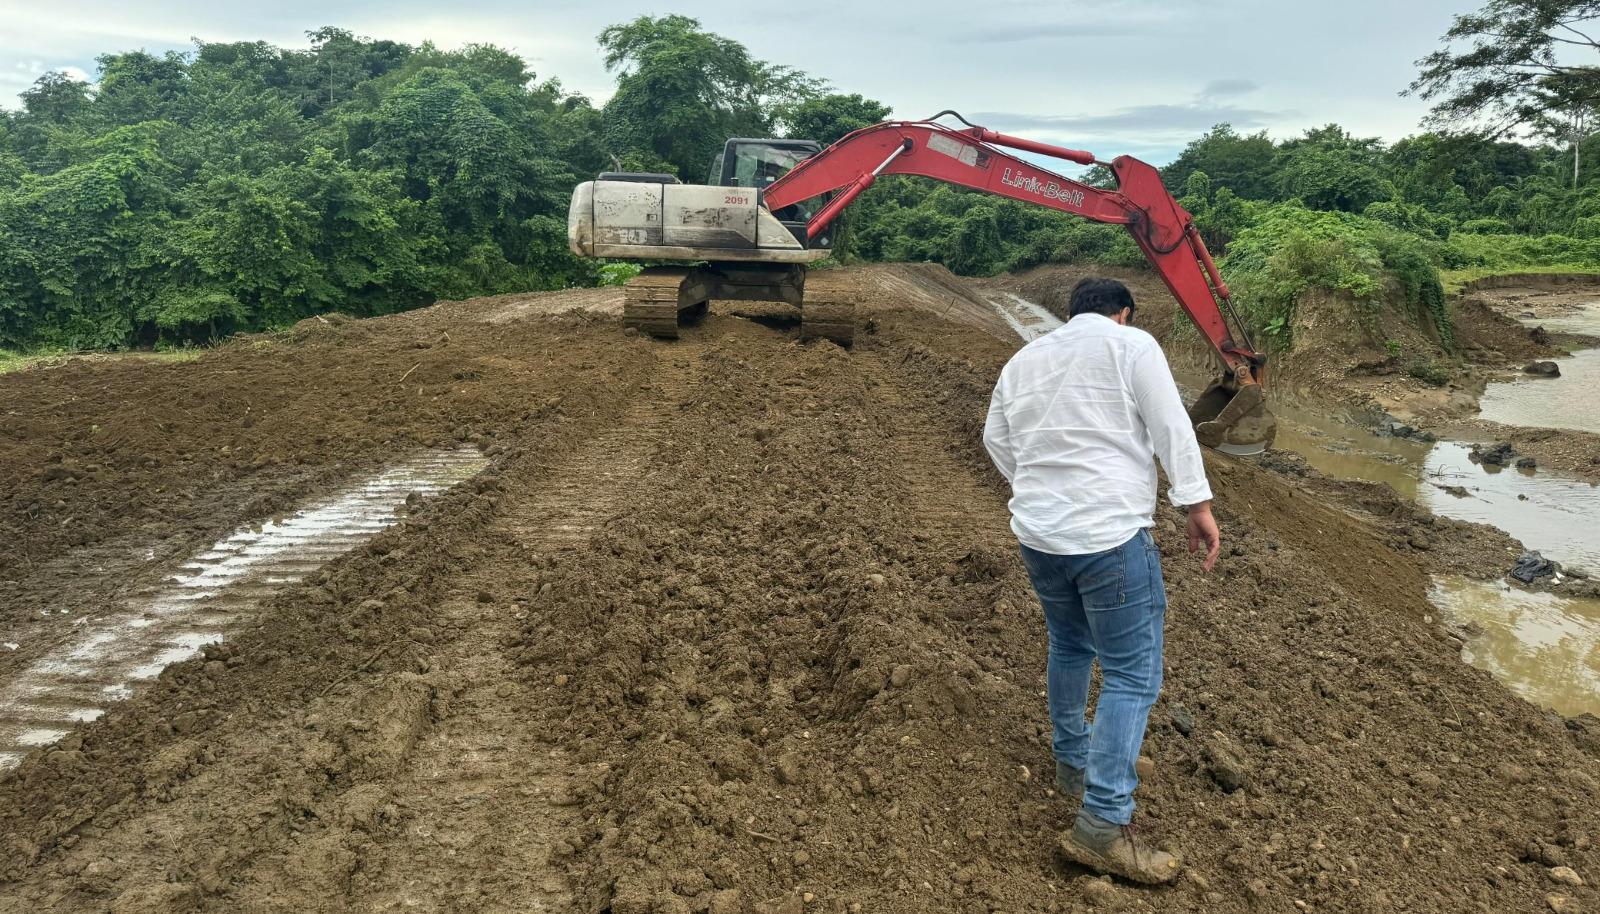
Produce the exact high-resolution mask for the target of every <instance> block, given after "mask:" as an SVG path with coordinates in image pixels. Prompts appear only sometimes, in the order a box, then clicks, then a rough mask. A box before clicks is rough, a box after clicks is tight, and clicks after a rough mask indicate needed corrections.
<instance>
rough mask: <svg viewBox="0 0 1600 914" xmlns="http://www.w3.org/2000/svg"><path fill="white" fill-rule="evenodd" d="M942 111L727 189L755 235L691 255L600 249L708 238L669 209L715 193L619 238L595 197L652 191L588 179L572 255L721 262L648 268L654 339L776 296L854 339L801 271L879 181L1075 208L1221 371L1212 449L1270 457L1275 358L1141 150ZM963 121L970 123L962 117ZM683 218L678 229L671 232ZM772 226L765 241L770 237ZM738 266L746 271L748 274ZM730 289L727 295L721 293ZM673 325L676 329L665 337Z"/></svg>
mask: <svg viewBox="0 0 1600 914" xmlns="http://www.w3.org/2000/svg"><path fill="white" fill-rule="evenodd" d="M945 115H954V113H953V112H941V113H940V114H939V115H936V116H935V117H934V118H932V119H929V120H925V121H888V122H884V123H879V124H874V125H872V126H870V127H864V128H862V129H860V130H857V131H855V132H854V133H851V134H848V135H847V136H845V137H844V138H842V139H840V140H839V141H838V142H836V143H834V144H833V145H831V146H829V147H827V148H826V149H823V150H821V151H820V152H818V153H816V154H815V155H812V156H810V157H809V158H806V159H804V160H803V161H801V162H800V163H799V164H797V165H795V166H794V167H793V168H792V169H790V170H789V171H788V172H787V173H786V174H784V175H783V176H782V177H779V178H777V179H776V180H775V181H773V182H772V183H771V184H770V185H769V186H767V187H765V188H764V189H763V188H753V189H751V192H750V193H748V194H746V193H744V189H743V188H734V187H725V188H717V189H716V190H717V191H718V192H720V193H721V195H722V197H723V198H724V199H725V200H726V201H727V206H728V207H730V208H737V207H746V208H748V207H751V206H752V205H754V212H753V214H751V215H749V216H745V215H744V214H742V211H741V212H732V211H731V210H726V211H719V212H718V213H717V214H716V215H715V217H713V218H711V219H710V220H709V221H711V222H714V223H718V225H719V226H720V225H721V223H722V222H725V221H737V222H738V223H739V224H741V225H748V226H750V227H751V229H750V231H748V232H746V233H745V235H744V236H739V235H737V233H734V234H729V233H728V232H722V233H721V234H720V235H718V237H719V238H721V239H723V240H722V241H719V242H718V243H719V244H722V245H724V246H723V247H721V248H715V249H689V250H688V252H687V253H685V250H686V249H685V247H684V246H683V245H682V244H678V245H671V247H672V253H655V254H654V255H650V254H640V255H634V254H629V253H625V252H622V251H621V250H620V249H619V248H618V247H617V246H616V245H611V246H610V247H608V248H605V249H604V250H601V249H600V248H601V247H602V245H600V244H598V243H597V242H598V240H599V239H601V238H602V237H609V238H611V239H612V240H617V239H621V240H624V241H635V242H637V241H643V242H644V243H643V244H642V245H641V248H642V249H643V250H651V249H654V250H657V251H660V250H663V249H664V248H665V246H666V245H669V244H670V239H671V238H672V237H674V236H673V232H674V230H675V229H676V230H677V237H680V238H682V237H687V236H691V235H693V234H694V233H695V232H696V231H699V232H700V234H702V235H705V232H704V231H701V230H699V229H696V228H694V227H693V226H688V227H686V226H685V224H683V223H685V222H686V220H687V219H688V218H689V217H688V216H685V215H683V213H684V212H685V207H684V206H682V205H678V206H676V207H674V206H673V204H671V203H670V202H668V201H669V200H671V199H673V198H688V197H691V196H694V195H697V194H699V192H701V191H707V190H712V188H703V187H696V186H672V185H665V186H662V187H660V188H659V194H660V198H661V206H660V217H659V219H660V221H659V222H657V223H656V224H655V225H654V226H653V228H654V231H655V232H656V234H655V235H654V236H651V235H650V234H649V232H648V229H650V228H652V226H650V225H649V223H650V222H651V221H652V219H653V218H654V217H653V216H652V215H651V214H644V215H642V216H637V217H635V221H637V222H640V223H641V224H642V225H643V226H644V229H645V230H644V231H638V230H636V229H637V228H638V227H637V226H633V225H632V224H630V225H629V226H627V227H625V231H623V232H622V233H621V234H618V233H617V232H615V231H609V229H608V227H607V226H606V225H605V224H604V222H605V220H604V219H603V218H601V215H600V213H601V207H600V206H599V205H598V204H597V203H596V202H595V201H596V200H598V199H599V198H601V197H607V198H608V199H609V198H617V197H619V196H624V195H626V193H633V194H634V195H635V196H639V195H641V194H643V195H645V196H648V194H647V193H646V192H645V191H644V190H633V191H619V190H617V189H614V188H602V187H601V186H600V182H591V183H589V184H584V185H580V186H579V188H578V191H577V192H575V193H574V196H573V213H572V225H571V228H570V229H569V232H570V234H571V237H572V241H573V245H572V246H573V250H574V251H575V252H577V253H580V254H587V255H589V256H613V257H615V256H654V257H657V258H660V257H687V256H696V255H698V256H701V257H704V258H705V259H706V260H709V261H711V263H710V264H709V265H708V266H707V267H703V268H698V269H699V270H700V272H698V273H686V274H685V275H684V276H682V277H678V274H677V273H672V274H670V275H669V274H668V273H665V272H661V269H662V268H657V272H656V273H654V274H651V273H650V271H647V275H644V276H641V277H640V280H639V284H640V288H641V289H653V290H655V298H654V299H652V301H653V302H655V304H654V305H653V307H655V308H656V309H657V310H656V311H651V312H649V313H648V316H646V310H647V309H648V308H649V307H652V306H651V305H648V304H645V303H641V304H640V305H639V309H640V310H638V311H637V314H638V315H639V317H638V318H637V319H636V320H635V321H634V323H635V325H637V326H640V327H642V328H645V329H649V330H650V332H658V331H659V334H658V335H675V334H676V318H675V315H676V314H677V313H680V312H687V313H694V312H695V309H699V310H700V311H703V310H704V300H705V299H703V298H700V296H706V297H710V298H718V297H729V298H753V297H762V296H763V295H765V296H766V297H767V298H769V299H774V300H782V301H789V302H791V303H800V304H801V314H802V325H801V326H802V331H801V332H802V335H803V336H807V335H812V336H826V337H829V338H832V339H835V340H837V341H839V342H846V343H847V342H848V341H849V339H850V334H851V332H852V331H851V325H852V322H851V320H850V317H849V304H848V303H847V302H842V301H834V302H828V303H822V302H818V303H817V305H816V306H815V307H816V308H817V310H816V311H814V312H812V313H808V309H811V308H813V307H814V306H813V303H812V302H811V301H810V300H809V299H807V298H803V296H804V289H803V285H804V267H803V266H800V265H799V264H802V263H804V262H808V261H809V260H811V259H814V258H815V256H817V255H818V254H819V253H820V252H819V251H818V245H819V240H821V239H825V238H826V237H827V236H828V235H829V234H830V232H829V230H830V228H831V227H832V225H833V223H834V220H836V219H837V218H838V216H839V214H840V213H841V212H843V210H844V209H845V208H846V207H848V206H849V205H850V203H851V202H852V201H853V200H855V199H856V198H857V197H858V196H860V194H861V193H862V192H864V191H865V190H866V189H867V188H868V187H870V186H872V184H873V182H874V181H876V180H877V179H878V178H879V177H881V176H882V175H917V176H921V177H925V178H931V179H933V180H936V181H943V182H945V183H948V184H954V185H957V186H960V187H967V188H971V189H974V190H981V191H984V192H987V193H991V194H996V195H998V196H1002V197H1009V198H1011V199H1013V200H1020V201H1022V202H1024V203H1032V204H1035V205H1038V206H1044V207H1048V208H1050V209H1055V210H1059V211H1061V212H1065V213H1072V214H1073V215H1077V216H1082V217H1083V218H1085V219H1090V220H1093V221H1095V222H1104V223H1109V224H1113V225H1121V226H1123V227H1125V228H1126V229H1127V231H1128V233H1129V235H1130V236H1131V237H1132V238H1133V241H1134V243H1135V244H1136V245H1138V247H1139V249H1140V250H1141V251H1142V252H1143V253H1144V255H1145V257H1146V258H1148V259H1149V261H1150V264H1151V266H1152V267H1153V268H1154V269H1155V271H1156V272H1157V273H1158V274H1159V275H1160V276H1161V279H1162V281H1163V282H1164V283H1165V284H1166V286H1167V288H1168V289H1169V290H1170V291H1171V292H1172V295H1173V297H1174V298H1176V299H1177V301H1178V304H1179V306H1180V307H1182V308H1183V310H1184V313H1185V314H1187V315H1188V317H1189V319H1190V320H1191V321H1192V322H1193V323H1194V325H1195V327H1196V328H1198V329H1199V331H1200V333H1201V335H1202V336H1203V337H1204V338H1205V339H1206V341H1207V343H1209V344H1210V346H1211V348H1212V350H1213V351H1214V352H1215V353H1216V355H1217V357H1218V359H1219V360H1220V361H1221V362H1222V364H1223V368H1224V371H1223V376H1222V378H1221V380H1219V381H1218V382H1216V383H1215V384H1213V385H1211V387H1209V388H1208V389H1207V390H1206V391H1205V392H1204V393H1203V394H1201V396H1200V397H1199V399H1197V400H1196V402H1195V405H1194V406H1192V407H1191V408H1190V418H1191V419H1192V420H1193V421H1194V422H1195V426H1196V432H1197V434H1198V436H1199V438H1200V440H1201V442H1202V443H1204V444H1206V445H1208V446H1211V447H1215V448H1218V449H1221V450H1224V451H1227V452H1230V453H1235V454H1252V453H1259V452H1261V451H1262V450H1264V449H1265V448H1266V447H1267V445H1268V444H1270V443H1271V441H1272V438H1273V435H1274V431H1275V428H1276V422H1275V420H1274V419H1273V417H1272V414H1271V413H1270V412H1269V411H1268V410H1267V409H1266V405H1265V397H1264V395H1263V391H1262V382H1263V380H1264V374H1265V361H1266V360H1265V358H1264V357H1263V356H1262V355H1260V354H1259V353H1257V352H1255V350H1254V348H1253V347H1252V346H1251V345H1250V340H1249V336H1248V334H1247V332H1246V330H1245V328H1244V326H1243V324H1242V323H1241V322H1240V321H1238V320H1237V318H1234V317H1233V316H1232V307H1231V304H1230V300H1229V299H1230V296H1229V291H1228V287H1227V285H1226V284H1225V283H1224V282H1223V281H1222V277H1221V275H1220V274H1219V273H1218V271H1217V267H1216V264H1215V263H1214V262H1213V260H1212V258H1211V254H1210V252H1208V251H1207V250H1206V246H1205V243H1204V242H1203V241H1202V240H1201V239H1200V235H1199V233H1198V232H1197V231H1196V230H1195V227H1194V220H1193V218H1192V217H1191V216H1190V215H1189V213H1188V212H1186V211H1185V210H1184V209H1183V207H1182V206H1180V205H1179V204H1178V201H1177V200H1175V199H1173V197H1172V195H1171V194H1170V193H1169V192H1168V191H1167V189H1166V186H1165V185H1164V184H1163V183H1162V181H1161V175H1160V173H1159V172H1158V171H1157V170H1156V169H1155V168H1154V167H1152V166H1151V165H1149V164H1146V163H1145V162H1142V161H1140V160H1138V159H1135V158H1132V157H1131V156H1119V157H1117V158H1115V159H1113V160H1111V161H1110V162H1100V161H1099V160H1098V159H1096V157H1095V156H1094V155H1093V154H1092V153H1089V152H1085V151H1083V150H1077V149H1067V148H1064V147H1060V146H1054V145H1051V144H1048V143H1041V142H1038V141H1035V140H1029V139H1026V138H1023V137H1014V136H1008V135H1006V134H1003V133H998V132H996V131H993V130H988V129H986V128H983V127H979V126H977V125H974V124H971V123H968V122H966V121H965V120H964V119H963V120H962V123H963V124H966V126H965V127H964V128H955V127H950V126H947V125H945V124H942V123H938V122H937V121H938V118H940V117H943V116H945ZM954 116H955V117H957V118H960V115H954ZM1008 149H1014V150H1020V151H1025V152H1030V153H1033V154H1035V155H1041V156H1049V157H1052V158H1058V159H1062V160H1064V161H1068V162H1073V163H1076V164H1079V165H1091V164H1101V165H1105V166H1106V167H1108V168H1109V169H1110V170H1111V173H1112V175H1113V177H1114V178H1115V180H1116V183H1117V187H1116V189H1115V190H1110V189H1105V188H1099V187H1093V186H1090V185H1088V184H1084V183H1082V182H1079V181H1074V180H1072V179H1070V178H1066V177H1063V176H1061V175H1058V174H1055V173H1054V172H1051V171H1049V170H1047V169H1044V168H1041V167H1039V166H1038V165H1035V164H1033V163H1032V162H1030V161H1027V160H1024V159H1023V158H1021V157H1019V156H1018V155H1015V154H1013V153H1012V152H1010V151H1008ZM820 200H825V201H826V202H825V203H823V204H822V205H821V207H820V208H819V209H817V210H815V212H813V213H812V214H811V215H810V216H809V218H808V219H806V221H805V222H804V223H803V231H796V232H794V233H792V234H793V235H794V237H783V238H777V237H775V235H774V231H773V228H772V225H773V224H776V223H777V221H778V220H776V219H775V218H773V217H772V216H771V215H769V214H775V213H779V212H788V213H791V214H792V213H793V212H795V211H797V209H798V208H801V207H803V206H804V205H806V204H807V203H808V202H810V201H820ZM646 202H647V203H648V202H649V201H646ZM674 214H676V215H674ZM725 216H727V217H729V218H727V219H725V218H724V217H725ZM762 217H765V221H763V218H762ZM674 218H676V219H677V220H678V223H679V224H676V225H675V224H674V221H673V220H674ZM693 218H694V219H699V220H705V219H706V218H707V217H706V215H705V212H704V210H703V209H702V210H700V211H697V212H696V213H695V214H694V215H693ZM763 226H765V227H766V237H767V239H768V244H767V245H763V244H762V243H761V231H762V227H763ZM610 228H615V226H612V227H610ZM608 232H609V234H608ZM630 232H631V233H632V234H629V233H630ZM663 233H664V234H663ZM802 235H803V237H801V236H802ZM706 237H710V236H709V235H707V236H706ZM730 238H731V239H734V240H733V242H732V244H731V245H730V243H729V242H728V240H727V239H730ZM739 238H747V239H749V240H750V241H751V244H747V245H740V244H739V243H738V239H739ZM658 239H660V240H658ZM585 241H587V243H585ZM652 241H653V242H654V244H655V245H662V247H654V248H653V247H652V245H651V244H650V242H652ZM768 252H769V253H768ZM753 262H766V263H770V264H772V265H773V266H774V268H777V267H779V266H781V267H782V269H783V270H784V271H785V272H784V273H782V277H783V278H781V279H774V280H771V282H770V288H769V289H768V291H767V292H765V293H764V292H762V291H761V285H762V282H763V281H764V280H763V279H762V278H761V277H762V275H763V274H761V273H760V271H759V269H756V268H753V267H752V263H753ZM719 264H721V265H720V266H719ZM731 264H737V265H738V269H734V268H733V267H732V266H730V265H731ZM753 270H754V272H752V271H753ZM774 275H777V274H774ZM752 276H753V277H754V278H752ZM723 277H729V279H727V280H724V278H723ZM674 282H678V283H680V284H679V285H678V286H675V287H674V288H681V289H685V290H689V289H692V290H693V292H692V293H691V294H690V295H689V297H690V298H696V299H697V300H696V301H694V302H688V301H687V300H686V299H684V298H683V296H682V295H679V296H677V300H675V301H669V299H670V298H672V296H670V295H669V294H664V293H665V290H666V289H667V287H669V286H672V285H673V283H674ZM752 290H753V291H752ZM724 291H725V292H726V293H727V294H726V295H725V296H724V295H723V294H721V293H722V292H724ZM813 317H815V318H816V321H815V323H814V327H815V328H816V329H815V330H813V331H812V332H809V333H808V330H807V326H808V320H811V319H812V318H813ZM1230 318H1232V319H1230ZM625 319H627V318H626V313H625ZM646 320H648V321H649V322H650V323H649V326H647V325H646ZM668 324H670V325H671V328H670V329H671V332H670V333H668V332H666V331H667V329H668V326H667V325H668ZM652 328H654V329H652Z"/></svg>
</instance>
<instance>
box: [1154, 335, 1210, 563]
mask: <svg viewBox="0 0 1600 914" xmlns="http://www.w3.org/2000/svg"><path fill="white" fill-rule="evenodd" d="M1131 373H1132V378H1131V380H1132V383H1133V395H1134V402H1135V403H1136V404H1137V405H1138V408H1139V418H1140V419H1142V420H1143V421H1144V425H1145V429H1146V430H1147V431H1148V432H1149V433H1150V444H1151V446H1152V447H1153V448H1154V450H1155V453H1156V459H1157V460H1160V461H1161V468H1162V469H1163V470H1166V471H1167V481H1168V483H1170V487H1169V488H1168V489H1167V499H1168V500H1169V501H1171V502H1172V503H1173V504H1175V505H1180V506H1187V507H1188V509H1189V511H1188V514H1189V529H1188V538H1189V551H1190V552H1196V551H1199V549H1200V548H1201V547H1202V546H1203V547H1204V548H1205V550H1206V557H1205V569H1206V570H1207V571H1210V570H1211V568H1212V566H1214V565H1216V563H1217V554H1218V553H1219V552H1221V550H1222V537H1221V535H1220V534H1219V533H1218V531H1217V521H1216V519H1215V518H1214V517H1212V516H1211V484H1210V483H1209V482H1207V481H1206V462H1205V458H1204V457H1203V456H1202V455H1201V453H1200V442H1198V441H1196V440H1195V437H1194V427H1193V426H1191V425H1190V424H1189V413H1188V411H1187V410H1185V409H1184V408H1183V400H1182V399H1180V398H1179V396H1178V384H1177V382H1176V381H1174V380H1173V379H1172V369H1171V368H1170V367H1168V365H1167V357H1166V354H1165V353H1163V352H1162V351H1161V347H1160V346H1157V345H1154V344H1152V345H1150V346H1149V347H1148V348H1146V349H1145V351H1144V352H1143V353H1141V354H1140V355H1139V356H1138V357H1137V358H1135V360H1134V361H1133V363H1132V366H1131Z"/></svg>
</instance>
